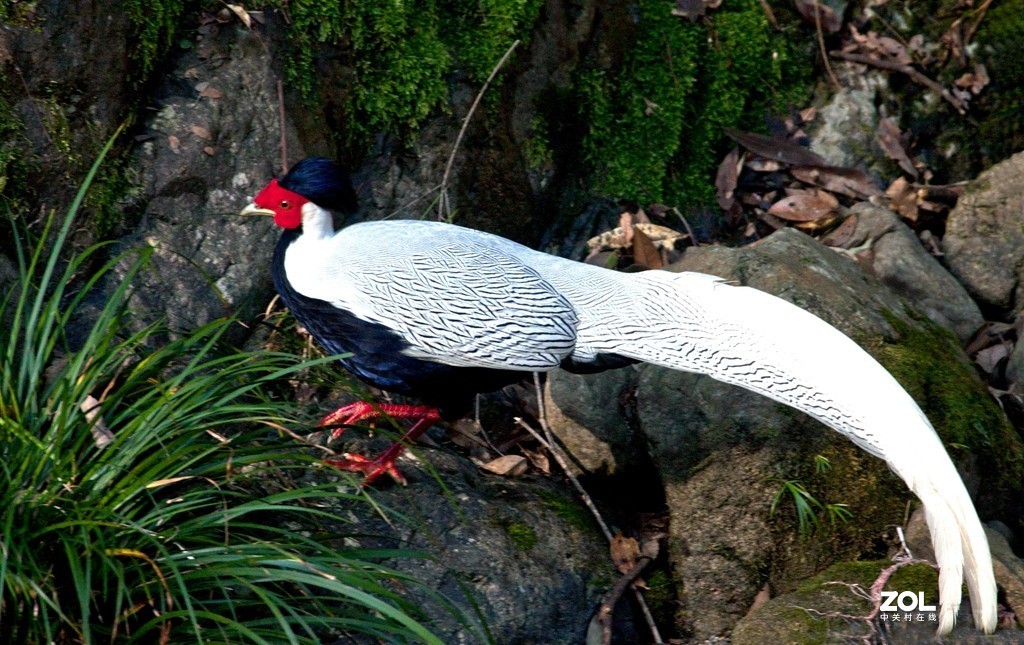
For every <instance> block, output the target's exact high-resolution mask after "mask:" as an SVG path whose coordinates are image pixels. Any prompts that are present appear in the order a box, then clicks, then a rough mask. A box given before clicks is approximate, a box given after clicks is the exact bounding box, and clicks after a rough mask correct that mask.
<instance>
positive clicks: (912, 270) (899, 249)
mask: <svg viewBox="0 0 1024 645" xmlns="http://www.w3.org/2000/svg"><path fill="white" fill-rule="evenodd" d="M850 212H851V214H853V215H856V217H857V229H856V231H855V232H854V234H853V237H852V238H851V239H850V241H849V242H848V243H847V244H846V247H847V248H853V247H861V246H869V247H870V249H871V251H872V253H871V257H870V260H869V261H867V267H868V269H869V270H870V271H871V272H872V273H873V274H874V275H875V276H876V277H877V278H878V279H879V280H881V281H882V282H883V283H884V284H885V285H886V286H887V287H889V288H890V289H892V291H893V292H894V293H896V294H898V295H899V296H901V297H903V298H906V299H907V300H908V301H909V302H910V303H911V304H913V305H914V307H915V308H916V309H917V310H918V311H920V312H921V313H923V314H925V315H926V316H928V318H930V319H931V320H932V322H934V323H936V324H938V325H941V326H943V327H945V328H946V329H949V330H950V331H952V332H953V333H954V334H956V335H957V338H959V339H960V342H967V341H968V340H969V339H970V338H971V336H972V335H973V334H974V332H976V331H977V330H978V328H979V327H981V325H982V323H984V319H983V318H982V316H981V310H980V309H979V308H978V305H977V303H975V302H974V301H973V300H971V297H970V296H969V295H968V294H967V291H966V290H965V289H964V287H963V286H962V285H961V284H960V283H959V282H957V281H956V279H955V278H954V277H953V276H952V275H950V273H949V272H948V271H947V270H946V269H945V268H944V267H943V266H942V265H941V264H939V261H938V260H936V259H935V258H934V257H932V256H931V255H930V254H929V253H928V252H927V251H926V250H925V249H924V247H923V246H922V245H921V243H920V241H919V240H918V239H917V236H916V235H915V234H914V232H913V231H912V230H910V227H908V226H907V225H906V224H904V223H903V221H902V220H900V218H899V217H898V216H897V215H896V214H895V213H893V212H892V211H890V210H886V209H884V208H879V207H878V206H874V205H872V204H869V203H867V202H861V203H859V204H857V205H856V206H854V207H853V208H852V209H850Z"/></svg>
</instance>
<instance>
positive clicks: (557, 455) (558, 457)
mask: <svg viewBox="0 0 1024 645" xmlns="http://www.w3.org/2000/svg"><path fill="white" fill-rule="evenodd" d="M535 385H537V386H538V387H540V379H539V378H537V375H536V373H535ZM537 394H538V400H539V401H543V395H544V393H543V392H541V391H540V390H538V393H537ZM540 405H541V406H542V410H543V405H544V403H543V402H541V403H540ZM543 416H544V415H543V414H542V418H543ZM515 422H516V424H517V425H518V426H519V427H520V428H522V429H524V430H525V431H526V432H528V433H529V434H531V435H532V436H534V438H535V439H537V441H538V443H540V444H541V445H542V446H544V447H545V448H547V449H548V451H549V453H551V456H552V457H553V458H554V459H555V462H557V463H558V466H559V468H561V469H562V472H564V473H565V476H566V477H568V479H569V481H570V482H572V486H573V487H574V488H575V489H577V492H578V493H579V494H580V498H581V499H582V500H583V503H584V505H585V506H586V507H587V509H588V510H589V511H590V512H591V515H593V516H594V519H595V520H597V525H598V526H599V527H600V528H601V532H602V533H604V539H605V540H607V541H608V544H611V541H612V539H613V535H612V534H611V529H609V528H608V525H607V523H606V522H605V521H604V518H603V517H602V516H601V512H600V511H599V510H597V506H596V505H595V504H594V501H593V500H592V499H591V497H590V493H588V492H587V489H586V488H584V487H583V484H581V483H580V480H579V479H577V477H575V475H573V474H572V471H571V470H569V465H568V462H567V461H566V460H565V458H564V456H562V453H561V449H560V448H558V447H557V446H556V445H555V443H554V441H553V440H552V441H551V442H549V441H547V440H545V438H544V437H542V436H541V435H540V433H538V432H537V430H534V428H531V427H530V426H529V424H527V423H526V422H525V421H523V420H522V418H521V417H515ZM541 425H542V426H543V427H544V428H545V431H546V432H548V434H549V435H550V433H551V431H550V430H549V429H548V424H547V422H545V421H543V419H542V420H541ZM645 564H646V563H645ZM634 577H636V576H634ZM633 595H634V596H635V597H636V600H637V603H638V604H639V606H640V609H641V611H642V613H643V614H644V617H645V619H646V620H647V629H649V630H650V634H651V638H652V639H653V641H654V642H655V643H663V642H664V640H663V639H662V634H660V632H658V630H657V625H656V623H655V622H654V616H653V615H652V614H651V612H650V608H649V607H647V601H646V600H645V599H644V597H643V594H641V593H640V590H639V589H636V588H634V589H633Z"/></svg>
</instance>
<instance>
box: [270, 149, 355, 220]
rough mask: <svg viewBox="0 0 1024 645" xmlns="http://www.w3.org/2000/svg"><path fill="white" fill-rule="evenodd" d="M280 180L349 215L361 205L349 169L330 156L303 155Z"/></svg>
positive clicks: (329, 207) (294, 190) (320, 203)
mask: <svg viewBox="0 0 1024 645" xmlns="http://www.w3.org/2000/svg"><path fill="white" fill-rule="evenodd" d="M278 183H279V184H280V185H281V187H282V188H287V189H288V190H290V191H292V192H295V193H298V194H300V195H302V196H303V197H305V198H306V199H308V200H309V201H311V202H313V203H314V204H316V205H317V206H320V207H321V208H327V209H330V210H332V211H335V212H337V213H342V214H346V215H347V214H350V213H354V212H356V211H357V210H358V209H359V200H358V199H357V198H356V191H355V189H354V188H353V187H352V180H351V178H349V176H348V173H347V172H345V171H344V170H342V168H341V166H339V165H338V164H336V163H334V162H333V161H332V160H330V159H328V158H327V157H307V158H306V159H303V160H302V161H300V162H299V163H297V164H295V165H294V166H292V167H291V170H289V171H288V174H286V175H285V176H284V177H282V178H281V180H280V181H279V182H278Z"/></svg>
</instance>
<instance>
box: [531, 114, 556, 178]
mask: <svg viewBox="0 0 1024 645" xmlns="http://www.w3.org/2000/svg"><path fill="white" fill-rule="evenodd" d="M531 130H532V133H531V134H530V137H529V138H528V139H527V140H526V143H525V145H524V146H523V158H524V159H525V160H526V167H527V168H529V169H531V170H541V169H543V168H547V167H548V166H550V165H551V163H552V162H553V161H554V150H553V149H552V148H551V133H550V132H549V127H548V122H547V119H545V118H543V117H540V116H536V117H534V118H533V123H532V124H531Z"/></svg>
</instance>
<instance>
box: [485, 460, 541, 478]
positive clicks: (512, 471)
mask: <svg viewBox="0 0 1024 645" xmlns="http://www.w3.org/2000/svg"><path fill="white" fill-rule="evenodd" d="M529 465H530V464H529V462H528V461H527V460H526V457H523V456H522V455H505V456H503V457H498V458H497V459H492V460H491V461H489V462H487V463H486V464H483V465H481V466H480V467H481V468H483V469H484V470H486V471H488V472H492V473H494V474H495V475H504V476H506V477H518V476H519V475H522V474H523V473H525V472H526V469H527V468H528V467H529Z"/></svg>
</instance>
